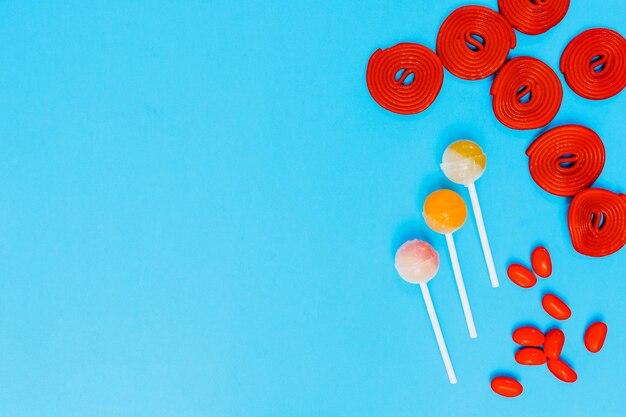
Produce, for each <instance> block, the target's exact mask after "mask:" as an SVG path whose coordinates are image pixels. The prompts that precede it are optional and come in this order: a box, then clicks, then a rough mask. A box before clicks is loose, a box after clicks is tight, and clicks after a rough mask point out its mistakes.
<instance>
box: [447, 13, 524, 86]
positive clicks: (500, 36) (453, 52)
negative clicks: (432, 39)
mask: <svg viewBox="0 0 626 417" xmlns="http://www.w3.org/2000/svg"><path fill="white" fill-rule="evenodd" d="M477 38H478V39H477ZM479 39H482V41H481V40H479ZM515 44H516V40H515V32H514V31H513V28H512V27H511V25H510V23H509V22H508V21H507V20H506V19H505V18H504V17H503V16H502V15H500V14H499V13H497V12H495V11H494V10H491V9H489V8H487V7H483V6H464V7H460V8H458V9H456V10H455V11H453V12H452V13H451V14H450V15H449V16H448V17H447V18H446V19H445V20H444V22H443V23H442V24H441V28H440V29H439V33H438V35H437V55H439V57H440V58H441V62H442V63H443V66H444V67H446V69H447V70H448V71H450V72H451V73H452V74H453V75H455V76H457V77H459V78H463V79H465V80H480V79H483V78H486V77H488V76H490V75H492V74H493V73H495V72H496V71H497V70H498V69H499V68H500V67H501V66H502V64H504V61H505V60H506V58H507V56H508V54H509V50H511V49H513V48H514V47H515Z"/></svg>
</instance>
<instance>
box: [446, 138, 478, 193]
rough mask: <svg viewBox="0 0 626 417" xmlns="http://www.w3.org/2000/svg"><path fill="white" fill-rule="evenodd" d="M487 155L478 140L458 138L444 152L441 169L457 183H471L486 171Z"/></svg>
mask: <svg viewBox="0 0 626 417" xmlns="http://www.w3.org/2000/svg"><path fill="white" fill-rule="evenodd" d="M486 166H487V157H486V156H485V154H484V152H483V150H482V149H481V147H480V146H478V144H477V143H476V142H472V141H471V140H465V139H464V140H457V141H456V142H453V143H451V144H450V145H448V147H447V148H446V150H445V151H444V153H443V158H442V162H441V169H442V170H443V173H444V174H445V176H446V177H448V179H449V180H450V181H452V182H455V183H457V184H463V185H469V184H471V183H473V182H474V181H476V180H477V179H478V178H480V176H481V175H483V172H485V167H486Z"/></svg>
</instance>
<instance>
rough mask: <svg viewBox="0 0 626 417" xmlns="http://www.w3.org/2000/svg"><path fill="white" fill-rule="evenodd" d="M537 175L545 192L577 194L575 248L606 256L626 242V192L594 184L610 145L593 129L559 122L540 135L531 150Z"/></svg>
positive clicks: (572, 227) (572, 212) (572, 222)
mask: <svg viewBox="0 0 626 417" xmlns="http://www.w3.org/2000/svg"><path fill="white" fill-rule="evenodd" d="M526 155H528V168H529V170H530V175H531V177H532V178H533V180H534V181H535V182H536V183H537V185H539V186H540V187H541V188H543V189H544V190H545V191H547V192H549V193H551V194H554V195H558V196H562V197H572V196H573V197H574V198H573V199H572V201H571V203H570V207H569V211H568V217H567V222H568V226H569V231H570V237H571V239H572V245H573V246H574V249H575V250H576V251H577V252H579V253H582V254H584V255H587V256H594V257H599V256H606V255H610V254H612V253H615V252H617V251H618V250H620V249H621V248H622V247H623V246H624V245H625V244H626V196H625V195H624V194H616V193H613V192H611V191H608V190H604V189H602V188H589V187H591V185H592V184H593V183H594V182H595V180H596V179H598V177H599V176H600V173H601V172H602V169H603V168H604V161H605V158H606V155H605V149H604V144H603V143H602V140H601V139H600V137H599V136H598V135H597V134H596V133H595V132H594V131H593V130H591V129H589V128H586V127H584V126H580V125H564V126H558V127H555V128H553V129H550V130H548V131H547V132H545V133H543V134H542V135H540V136H539V137H538V138H537V139H536V140H535V141H534V142H533V143H532V144H531V145H530V146H529V147H528V149H527V150H526Z"/></svg>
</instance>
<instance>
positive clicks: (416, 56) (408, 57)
mask: <svg viewBox="0 0 626 417" xmlns="http://www.w3.org/2000/svg"><path fill="white" fill-rule="evenodd" d="M402 70H404V72H403V73H402V74H401V75H400V77H399V79H397V80H396V77H397V75H398V73H399V72H400V71H402ZM411 74H413V77H414V79H413V81H412V82H411V83H407V84H405V81H406V79H407V78H408V77H409V76H410V75H411ZM442 84H443V67H442V66H441V61H440V60H439V58H438V57H437V55H435V53H434V52H433V51H431V50H430V49H428V48H427V47H425V46H423V45H418V44H416V43H399V44H397V45H395V46H392V47H391V48H388V49H385V50H382V49H378V50H377V51H376V52H374V54H373V55H372V56H371V57H370V60H369V62H368V63H367V88H368V89H369V91H370V94H371V95H372V98H373V99H374V100H376V102H377V103H378V104H380V105H381V106H382V107H384V108H385V109H387V110H389V111H392V112H394V113H399V114H415V113H419V112H422V111H424V110H426V109H427V108H428V106H430V105H431V104H432V103H433V101H435V98H436V97H437V95H438V94H439V91H440V90H441V85H442Z"/></svg>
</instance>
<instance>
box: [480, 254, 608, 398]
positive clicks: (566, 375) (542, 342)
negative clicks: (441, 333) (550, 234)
mask: <svg viewBox="0 0 626 417" xmlns="http://www.w3.org/2000/svg"><path fill="white" fill-rule="evenodd" d="M531 264H532V269H533V271H534V273H533V271H531V270H530V269H528V268H527V267H525V266H523V265H520V264H512V265H510V266H509V268H508V270H507V274H508V276H509V278H510V279H511V281H513V282H514V283H515V284H517V285H518V286H520V287H522V288H530V287H532V286H534V285H535V284H536V283H537V277H536V276H535V274H537V275H539V276H540V277H542V278H547V277H549V276H550V275H551V274H552V260H551V258H550V254H549V252H548V250H547V249H546V248H544V247H542V246H539V247H537V248H535V249H534V250H533V252H532V254H531ZM541 304H542V306H543V309H544V310H545V311H546V313H548V314H549V315H550V316H551V317H553V318H555V319H557V320H567V319H569V318H570V317H571V315H572V311H571V310H570V308H569V306H568V305H567V304H566V303H565V302H563V300H561V299H560V298H559V297H557V296H556V295H554V294H546V295H544V296H543V298H542V300H541ZM607 331H608V328H607V325H606V324H605V323H603V322H595V323H593V324H591V325H590V326H589V327H588V328H587V330H586V332H585V336H584V342H585V347H586V348H587V350H589V352H592V353H597V352H599V351H600V350H601V349H602V346H603V345H604V341H605V339H606V335H607ZM512 339H513V341H514V342H515V343H517V344H518V345H520V346H523V347H522V348H520V349H519V350H517V352H515V361H516V362H517V363H519V364H520V365H527V366H536V365H544V364H547V367H548V370H549V371H550V372H551V373H552V375H554V376H555V377H556V378H558V379H560V380H561V381H563V382H567V383H572V382H575V381H576V380H577V379H578V375H577V374H576V371H574V369H572V367H571V366H570V365H568V364H567V363H566V362H565V361H564V360H563V359H561V352H562V351H563V347H564V346H565V333H563V331H562V330H561V329H559V328H552V329H551V330H549V331H548V332H547V333H545V334H544V333H543V332H542V331H541V330H539V329H538V328H536V327H533V326H522V327H519V328H517V329H516V330H515V331H514V332H513V335H512ZM491 388H492V390H493V391H494V392H496V393H497V394H500V395H502V396H504V397H516V396H518V395H520V394H521V393H522V391H523V388H522V385H521V384H520V383H519V382H518V381H517V380H515V379H514V378H512V377H508V376H498V377H495V378H493V379H492V381H491Z"/></svg>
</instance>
